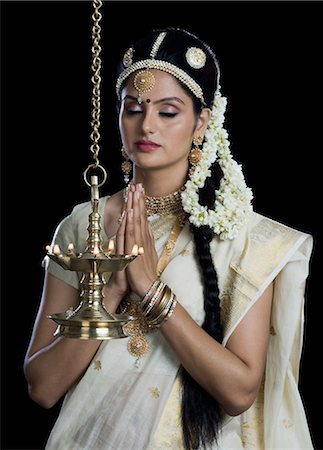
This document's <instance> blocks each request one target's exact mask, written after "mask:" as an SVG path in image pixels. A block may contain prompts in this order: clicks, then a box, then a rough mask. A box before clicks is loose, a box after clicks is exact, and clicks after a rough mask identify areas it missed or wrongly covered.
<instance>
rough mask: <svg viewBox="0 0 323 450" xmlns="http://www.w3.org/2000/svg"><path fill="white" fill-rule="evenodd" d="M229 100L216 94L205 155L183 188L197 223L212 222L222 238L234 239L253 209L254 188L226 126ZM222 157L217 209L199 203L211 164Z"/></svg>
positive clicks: (188, 205) (205, 223) (204, 145)
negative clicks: (232, 147) (248, 182)
mask: <svg viewBox="0 0 323 450" xmlns="http://www.w3.org/2000/svg"><path fill="white" fill-rule="evenodd" d="M226 104H227V100H226V98H225V97H222V96H221V95H220V94H216V96H215V97H214V103H213V108H212V114H211V118H210V121H209V124H208V128H207V130H206V133H205V139H204V144H203V147H202V158H201V161H200V162H199V164H198V165H197V166H196V167H195V170H194V173H193V174H192V176H191V178H190V180H188V181H187V183H186V184H185V190H184V191H183V192H182V194H181V195H182V202H183V208H184V210H185V211H186V212H187V213H188V214H189V215H190V217H189V220H190V222H191V223H193V224H194V225H195V226H197V227H200V226H201V225H208V226H209V227H211V228H212V229H213V231H214V233H215V234H218V235H219V237H220V239H233V238H234V237H235V236H236V235H237V233H238V231H239V230H240V228H241V227H242V226H243V225H244V223H245V222H246V219H247V217H248V215H249V214H250V213H251V211H252V205H251V200H252V197H253V195H252V191H251V189H250V188H248V187H247V185H246V183H245V180H244V176H243V173H242V169H241V166H240V165H239V164H238V163H237V162H236V161H235V160H234V159H233V158H232V155H231V152H230V148H229V146H230V143H229V141H228V133H227V131H226V130H225V129H224V128H223V123H224V113H225V109H226ZM216 159H217V160H218V162H219V164H220V167H221V169H222V171H223V177H222V179H221V182H220V186H219V190H217V191H216V199H215V204H214V209H208V208H207V207H206V206H202V205H200V203H199V195H198V191H199V189H200V188H202V187H203V186H204V183H205V180H206V178H207V177H209V176H210V175H211V170H210V167H211V165H212V164H213V163H214V161H215V160H216Z"/></svg>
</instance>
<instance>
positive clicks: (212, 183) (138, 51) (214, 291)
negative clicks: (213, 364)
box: [117, 28, 223, 450]
mask: <svg viewBox="0 0 323 450" xmlns="http://www.w3.org/2000/svg"><path fill="white" fill-rule="evenodd" d="M165 31H166V32H167V33H166V37H165V38H164V40H163V41H162V44H161V45H160V47H159V49H158V51H157V53H156V56H155V59H158V60H162V61H167V62H170V63H172V64H173V65H175V66H177V67H178V68H180V69H182V70H184V71H185V72H186V73H187V74H188V75H189V76H190V77H191V78H193V80H194V81H195V82H196V83H197V84H198V85H199V86H200V87H201V89H202V91H203V97H204V100H205V103H206V106H208V107H209V108H212V105H213V100H214V94H215V92H216V90H217V88H218V79H219V66H218V62H217V60H216V57H215V55H214V53H213V52H212V50H211V49H210V47H209V46H208V45H207V44H205V43H204V42H203V41H201V40H200V39H199V38H198V37H197V36H195V35H193V34H191V33H189V32H188V31H186V30H182V29H179V28H165V29H158V30H153V31H151V32H150V33H149V34H147V35H146V36H145V37H144V38H142V39H139V40H138V41H136V42H135V43H134V44H133V45H131V48H132V49H133V59H132V63H135V62H137V61H141V60H145V59H149V58H150V52H151V50H152V46H153V44H154V42H155V41H156V38H157V37H158V35H159V34H160V33H161V32H165ZM190 47H198V48H201V49H202V50H203V51H204V52H205V55H206V61H205V65H204V66H203V67H202V68H200V69H194V68H193V67H191V66H190V65H189V63H188V62H187V60H186V57H185V55H186V52H187V49H188V48H190ZM125 68H126V66H125V65H124V63H123V62H121V63H120V65H119V68H118V74H117V76H119V75H120V74H121V73H122V72H123V71H124V70H125ZM177 81H178V82H179V83H180V84H181V86H182V87H183V88H184V89H185V90H186V91H187V92H188V94H189V95H191V97H192V100H193V107H194V112H195V114H196V116H198V114H199V113H200V112H201V107H202V104H201V101H200V100H199V99H198V98H197V97H196V96H195V95H194V94H193V93H192V92H191V91H190V89H189V88H188V87H187V86H186V85H185V83H182V82H180V81H179V80H177ZM222 175H223V174H222V170H221V168H220V166H219V164H218V163H217V162H215V163H213V165H212V166H211V176H210V177H208V178H207V179H206V182H205V185H204V187H203V188H201V189H200V191H199V198H200V203H201V204H202V205H204V206H207V207H209V208H212V209H213V208H214V203H215V191H216V189H218V187H219V184H220V179H221V178H222ZM191 232H192V234H193V236H194V242H195V249H196V256H197V259H198V262H199V265H200V267H201V278H202V282H203V287H204V292H203V293H204V311H205V319H204V322H203V324H202V328H203V329H204V330H205V331H206V332H207V333H208V334H209V335H210V336H212V337H213V338H214V339H216V340H217V341H218V342H221V341H222V338H223V332H222V326H221V321H220V301H219V287H218V282H217V274H216V270H215V267H214V264H213V260H212V256H211V252H210V242H211V240H212V238H213V236H214V233H213V231H212V230H211V228H209V227H208V226H202V227H199V228H197V227H195V226H194V225H192V224H191ZM180 374H181V379H182V383H183V396H182V428H183V436H184V443H185V447H186V449H188V450H196V449H198V448H199V447H200V446H201V445H202V446H204V447H205V446H206V445H208V444H212V443H213V442H214V441H216V440H217V435H218V431H219V427H220V424H221V420H222V409H221V407H220V405H219V404H218V402H217V401H216V400H215V399H214V398H213V397H212V396H211V395H210V394H209V393H208V392H207V391H206V390H205V389H203V388H202V387H201V386H200V385H199V384H198V383H197V382H196V381H195V380H194V379H193V378H192V377H191V375H190V374H189V373H188V372H187V371H186V369H185V368H184V367H181V370H180Z"/></svg>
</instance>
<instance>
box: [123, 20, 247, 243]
mask: <svg viewBox="0 0 323 450" xmlns="http://www.w3.org/2000/svg"><path fill="white" fill-rule="evenodd" d="M154 33H155V35H154V40H153V43H151V42H148V41H147V44H146V47H147V51H148V52H149V51H150V53H148V54H147V56H146V55H143V53H142V52H141V54H140V55H139V56H138V58H137V60H136V46H132V47H131V48H130V49H128V50H127V52H126V53H125V58H126V56H127V58H126V60H127V64H123V66H122V67H121V71H120V74H119V77H118V79H117V82H116V92H117V95H118V98H119V99H120V90H121V87H122V86H123V83H124V82H125V80H126V79H127V78H128V77H129V76H130V75H131V74H132V73H134V72H136V71H139V72H138V74H137V75H136V76H135V79H134V81H135V80H136V85H137V87H136V89H137V90H138V93H139V97H138V102H139V101H140V100H141V95H142V93H143V92H148V91H145V90H144V89H149V90H151V89H152V88H153V86H154V78H152V77H150V76H148V74H151V75H152V76H153V74H152V73H151V72H150V70H149V69H157V70H162V71H164V72H167V73H169V74H170V75H173V76H174V77H175V78H177V79H178V80H179V81H180V82H181V83H182V84H183V85H185V87H186V88H188V89H189V91H190V92H191V93H192V94H193V95H194V96H195V97H196V98H198V99H199V100H200V101H201V104H202V107H205V106H209V105H210V106H211V108H212V113H211V118H210V120H209V123H208V127H207V130H206V133H205V136H204V143H203V145H202V147H201V148H199V143H198V141H197V140H196V139H195V140H194V142H193V146H194V147H193V149H192V150H191V154H190V156H189V159H190V163H191V169H190V172H189V179H188V181H187V182H186V184H185V189H184V190H183V192H182V193H181V197H182V204H183V209H184V211H185V212H186V213H187V214H188V215H189V221H190V222H191V223H192V224H194V225H195V226H196V227H200V226H203V225H207V226H209V227H210V228H211V229H212V230H213V231H214V233H215V234H217V235H218V236H219V238H220V239H233V238H234V237H235V236H236V235H237V233H238V232H239V230H240V229H241V228H242V227H243V225H244V224H245V223H246V220H247V218H248V216H249V214H250V213H251V212H252V204H251V200H252V198H253V194H252V191H251V189H250V188H249V187H247V185H246V182H245V179H244V176H243V173H242V168H241V166H240V165H239V164H238V163H237V162H236V161H235V160H234V159H233V157H232V154H231V152H230V143H229V140H228V133H227V131H226V130H225V129H224V126H223V124H224V114H225V109H226V104H227V100H226V98H225V97H223V96H222V95H221V93H220V87H219V67H218V63H217V61H216V58H215V56H214V55H213V53H212V51H211V50H210V49H209V47H208V46H207V45H206V44H204V43H203V42H202V41H200V40H199V39H198V38H196V37H195V36H194V35H191V34H190V33H187V36H191V39H192V46H190V47H187V46H186V47H185V48H183V49H182V54H180V51H179V49H180V45H181V41H180V39H181V33H177V30H176V29H167V30H166V31H161V32H159V31H158V30H156V31H155V32H154ZM176 33H177V34H176ZM168 35H169V39H174V40H176V55H175V56H174V54H173V53H174V52H173V53H172V54H171V55H170V57H169V59H170V61H168V60H167V56H166V55H167V48H166V49H165V47H166V45H167V37H168ZM142 46H143V43H141V47H142ZM183 47H184V46H183ZM150 49H151V50H150ZM130 53H131V63H130V60H129V58H128V56H129V54H130ZM176 58H177V61H178V62H177V64H176V63H174V61H175V60H176ZM212 65H213V70H214V67H216V70H217V72H216V73H217V89H216V92H215V95H214V97H213V98H211V99H207V98H206V95H207V93H205V92H203V90H202V87H201V85H200V84H199V83H201V84H202V86H203V82H204V83H205V79H206V78H207V77H208V76H209V73H208V71H209V70H210V66H212ZM203 70H205V74H204V73H202V71H203ZM196 80H201V81H199V82H197V81H196ZM203 80H204V81H203ZM136 85H135V86H136ZM212 99H213V101H212ZM211 104H212V105H211ZM196 138H197V137H196ZM215 161H217V162H218V164H219V166H220V167H221V170H222V172H223V177H222V179H221V181H220V186H219V189H218V190H217V191H216V192H215V194H216V195H215V204H214V208H213V209H209V208H207V207H206V206H203V205H201V204H200V203H199V190H200V189H201V188H202V187H203V186H204V184H205V180H206V178H207V177H209V176H210V175H211V170H210V167H211V165H212V164H213V163H214V162H215Z"/></svg>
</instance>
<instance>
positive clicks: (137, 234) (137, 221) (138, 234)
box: [133, 190, 143, 246]
mask: <svg viewBox="0 0 323 450" xmlns="http://www.w3.org/2000/svg"><path fill="white" fill-rule="evenodd" d="M141 196H142V193H141V192H140V191H138V190H136V192H135V193H134V198H133V225H134V238H135V243H136V244H138V246H142V244H143V236H142V229H141V228H142V224H141V215H140V203H139V202H140V197H141Z"/></svg>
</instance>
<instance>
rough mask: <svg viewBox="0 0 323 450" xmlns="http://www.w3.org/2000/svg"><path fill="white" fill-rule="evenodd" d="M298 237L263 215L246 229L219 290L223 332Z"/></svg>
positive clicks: (241, 312) (293, 231)
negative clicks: (245, 236) (239, 248)
mask: <svg viewBox="0 0 323 450" xmlns="http://www.w3.org/2000/svg"><path fill="white" fill-rule="evenodd" d="M298 238H299V232H298V231H296V230H293V229H291V228H288V227H285V226H284V225H282V224H279V223H276V222H272V221H271V220H269V219H267V218H264V219H262V220H260V222H259V223H258V224H257V225H256V226H255V227H254V228H253V229H252V230H251V231H250V233H249V236H248V239H247V240H246V245H245V248H244V249H243V251H242V254H241V255H240V256H239V257H238V258H236V259H235V260H234V261H233V262H232V264H231V265H230V269H229V271H228V276H227V278H226V280H225V281H224V284H223V288H222V292H221V294H220V300H221V320H222V323H223V326H224V335H226V334H227V332H228V331H229V330H230V329H231V328H232V327H233V326H234V325H235V324H236V323H237V322H238V321H239V320H240V319H241V317H242V316H243V315H244V312H245V311H246V309H247V308H248V307H249V306H250V302H251V301H252V300H253V299H254V298H255V297H256V295H257V293H258V291H259V289H260V288H261V286H262V284H263V283H264V282H265V280H266V278H267V277H268V276H269V275H270V274H271V273H272V272H273V271H274V269H275V268H276V267H277V265H278V264H279V262H280V261H281V260H282V258H283V257H284V256H285V255H286V253H287V252H288V251H289V250H290V249H291V248H292V246H293V245H294V244H295V242H296V241H297V239H298Z"/></svg>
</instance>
